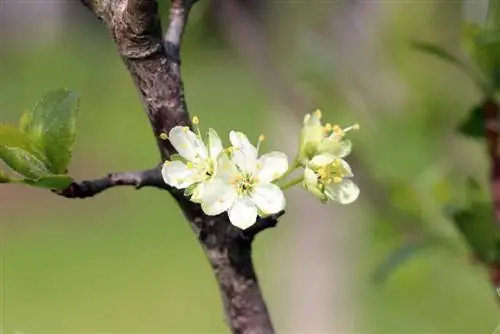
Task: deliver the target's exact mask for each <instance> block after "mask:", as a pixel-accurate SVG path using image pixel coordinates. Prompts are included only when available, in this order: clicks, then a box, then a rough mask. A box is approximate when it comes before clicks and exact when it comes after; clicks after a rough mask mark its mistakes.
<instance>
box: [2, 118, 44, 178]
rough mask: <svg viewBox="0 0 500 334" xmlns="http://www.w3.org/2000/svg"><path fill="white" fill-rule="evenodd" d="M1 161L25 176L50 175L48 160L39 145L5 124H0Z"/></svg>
mask: <svg viewBox="0 0 500 334" xmlns="http://www.w3.org/2000/svg"><path fill="white" fill-rule="evenodd" d="M0 159H2V160H3V161H4V162H5V163H6V164H7V166H9V167H10V168H12V169H13V170H14V171H16V172H18V173H20V174H22V175H24V176H28V177H40V176H42V175H45V174H48V173H49V168H48V162H47V158H46V157H45V155H44V154H43V151H42V149H41V148H40V147H39V146H38V145H37V143H35V142H34V141H33V140H32V139H31V138H30V137H28V136H27V135H25V134H23V133H22V132H21V131H19V130H18V129H16V128H14V127H11V126H8V125H4V124H0Z"/></svg>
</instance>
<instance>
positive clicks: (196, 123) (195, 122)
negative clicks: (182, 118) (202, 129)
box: [193, 116, 200, 125]
mask: <svg viewBox="0 0 500 334" xmlns="http://www.w3.org/2000/svg"><path fill="white" fill-rule="evenodd" d="M198 123H200V119H199V118H198V117H196V116H193V124H194V125H198Z"/></svg>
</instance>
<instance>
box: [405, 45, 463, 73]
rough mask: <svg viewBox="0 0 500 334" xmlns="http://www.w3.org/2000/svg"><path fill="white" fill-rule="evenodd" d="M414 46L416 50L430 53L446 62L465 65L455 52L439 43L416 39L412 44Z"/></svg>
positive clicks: (460, 65)
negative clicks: (447, 49) (450, 51)
mask: <svg viewBox="0 0 500 334" xmlns="http://www.w3.org/2000/svg"><path fill="white" fill-rule="evenodd" d="M411 45H412V47H413V48H414V49H416V50H419V51H422V52H424V53H428V54H430V55H433V56H435V57H437V58H439V59H441V60H443V61H444V62H447V63H450V64H454V65H457V66H459V67H463V66H464V65H463V63H462V61H461V60H460V59H458V58H457V57H456V56H454V55H453V54H451V53H449V52H448V51H446V50H445V49H443V48H442V47H440V46H439V45H435V44H432V43H427V42H421V41H414V42H413V43H412V44H411Z"/></svg>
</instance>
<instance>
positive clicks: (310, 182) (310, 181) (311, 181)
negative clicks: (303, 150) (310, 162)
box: [304, 167, 318, 187]
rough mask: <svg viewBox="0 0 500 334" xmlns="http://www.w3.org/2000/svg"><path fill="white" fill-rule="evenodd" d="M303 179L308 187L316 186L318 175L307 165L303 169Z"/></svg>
mask: <svg viewBox="0 0 500 334" xmlns="http://www.w3.org/2000/svg"><path fill="white" fill-rule="evenodd" d="M304 181H305V183H306V185H307V186H308V187H316V186H317V184H318V175H316V173H315V172H314V171H313V170H312V169H311V168H309V167H306V168H305V169H304Z"/></svg>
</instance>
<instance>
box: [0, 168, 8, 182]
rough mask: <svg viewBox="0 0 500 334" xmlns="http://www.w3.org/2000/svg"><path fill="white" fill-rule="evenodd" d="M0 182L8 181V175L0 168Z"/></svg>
mask: <svg viewBox="0 0 500 334" xmlns="http://www.w3.org/2000/svg"><path fill="white" fill-rule="evenodd" d="M0 183H10V177H9V176H8V175H7V174H5V172H3V171H1V170H0Z"/></svg>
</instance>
